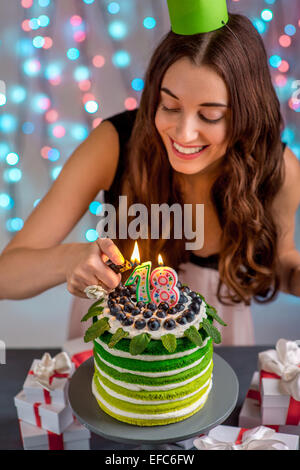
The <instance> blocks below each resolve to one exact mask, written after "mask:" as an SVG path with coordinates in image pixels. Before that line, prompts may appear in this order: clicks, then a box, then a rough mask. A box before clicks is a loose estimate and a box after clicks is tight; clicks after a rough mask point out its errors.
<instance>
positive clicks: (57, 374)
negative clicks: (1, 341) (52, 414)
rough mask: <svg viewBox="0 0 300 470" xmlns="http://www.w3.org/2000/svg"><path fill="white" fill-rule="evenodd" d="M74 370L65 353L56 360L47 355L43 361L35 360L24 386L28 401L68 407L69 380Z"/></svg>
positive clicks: (56, 357) (58, 355) (60, 354)
mask: <svg viewBox="0 0 300 470" xmlns="http://www.w3.org/2000/svg"><path fill="white" fill-rule="evenodd" d="M74 369H75V367H74V364H73V363H72V362H71V361H70V358H69V356H68V354H66V353H65V352H62V353H59V354H57V356H55V357H54V358H51V356H50V354H49V353H45V354H44V355H43V357H42V359H35V360H34V361H33V363H32V366H31V368H30V371H29V373H28V375H27V377H26V380H25V382H24V385H23V390H24V393H25V396H26V399H27V400H28V401H29V402H31V403H36V402H41V403H47V404H61V405H67V403H68V400H67V392H68V384H69V378H70V377H71V376H72V374H73V372H74Z"/></svg>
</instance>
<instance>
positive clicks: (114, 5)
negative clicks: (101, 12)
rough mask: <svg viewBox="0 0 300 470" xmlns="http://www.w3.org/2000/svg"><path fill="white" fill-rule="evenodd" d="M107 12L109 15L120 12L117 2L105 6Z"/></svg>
mask: <svg viewBox="0 0 300 470" xmlns="http://www.w3.org/2000/svg"><path fill="white" fill-rule="evenodd" d="M107 11H108V13H110V14H111V15H116V14H117V13H119V11H120V5H119V4H118V2H110V3H109V4H108V5H107Z"/></svg>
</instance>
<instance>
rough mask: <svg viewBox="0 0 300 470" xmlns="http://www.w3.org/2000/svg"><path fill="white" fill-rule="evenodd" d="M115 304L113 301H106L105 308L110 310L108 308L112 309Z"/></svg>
mask: <svg viewBox="0 0 300 470" xmlns="http://www.w3.org/2000/svg"><path fill="white" fill-rule="evenodd" d="M115 304H116V301H115V300H114V299H108V301H107V306H108V307H109V308H110V307H113V306H114V305H115Z"/></svg>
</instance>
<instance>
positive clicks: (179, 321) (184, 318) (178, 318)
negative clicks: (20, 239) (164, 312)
mask: <svg viewBox="0 0 300 470" xmlns="http://www.w3.org/2000/svg"><path fill="white" fill-rule="evenodd" d="M176 321H177V323H179V324H180V325H185V324H186V323H187V319H186V317H184V316H183V315H180V316H179V317H177V319H176Z"/></svg>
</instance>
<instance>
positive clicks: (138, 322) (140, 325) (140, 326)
mask: <svg viewBox="0 0 300 470" xmlns="http://www.w3.org/2000/svg"><path fill="white" fill-rule="evenodd" d="M134 326H135V328H136V329H137V330H142V329H143V328H145V326H146V322H145V320H144V319H143V318H141V319H139V320H136V321H135V323H134Z"/></svg>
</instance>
